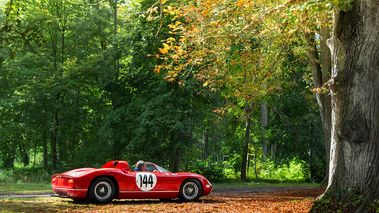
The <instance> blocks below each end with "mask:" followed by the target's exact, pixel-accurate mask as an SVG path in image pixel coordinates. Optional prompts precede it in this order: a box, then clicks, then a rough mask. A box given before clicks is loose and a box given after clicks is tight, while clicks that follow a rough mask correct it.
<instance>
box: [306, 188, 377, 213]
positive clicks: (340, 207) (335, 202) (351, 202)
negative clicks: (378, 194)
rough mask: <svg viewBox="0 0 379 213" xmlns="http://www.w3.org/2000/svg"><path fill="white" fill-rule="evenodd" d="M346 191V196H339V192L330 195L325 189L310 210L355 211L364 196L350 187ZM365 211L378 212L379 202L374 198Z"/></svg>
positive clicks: (314, 211)
mask: <svg viewBox="0 0 379 213" xmlns="http://www.w3.org/2000/svg"><path fill="white" fill-rule="evenodd" d="M347 192H348V193H347V197H345V198H341V196H340V194H342V193H341V192H340V193H337V194H335V195H332V194H331V193H330V191H327V192H326V193H325V194H324V195H323V196H322V198H321V199H319V200H317V201H316V202H315V203H314V205H313V207H312V209H311V211H310V212H313V213H319V212H320V213H321V212H356V211H357V210H358V209H359V208H360V206H361V205H362V204H363V200H364V198H363V196H362V195H361V194H360V193H359V191H358V190H356V189H353V188H350V189H348V190H347ZM365 212H370V213H374V212H379V202H378V201H377V200H375V201H373V202H371V203H369V205H368V206H367V209H366V210H365Z"/></svg>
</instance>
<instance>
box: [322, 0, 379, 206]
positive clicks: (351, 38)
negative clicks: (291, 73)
mask: <svg viewBox="0 0 379 213" xmlns="http://www.w3.org/2000/svg"><path fill="white" fill-rule="evenodd" d="M328 46H329V47H330V49H331V53H332V65H333V67H332V76H331V79H330V80H329V87H330V89H331V91H332V92H331V95H332V96H331V97H332V110H333V111H332V131H331V133H332V138H331V139H332V140H331V152H330V165H329V166H330V170H329V184H328V190H329V191H330V192H331V194H332V196H333V195H334V196H335V195H336V194H337V193H340V195H341V201H348V199H349V191H348V190H349V189H351V188H354V189H356V190H357V191H358V192H359V193H360V194H362V195H363V202H362V205H361V206H360V209H359V210H358V212H364V211H365V207H366V205H367V204H368V203H369V202H371V201H373V200H374V199H376V198H378V197H379V179H378V177H379V164H378V161H379V63H378V62H379V4H378V1H377V0H356V1H354V6H353V9H352V10H350V11H348V12H343V11H340V12H336V13H335V28H334V32H333V36H332V38H331V39H329V40H328Z"/></svg>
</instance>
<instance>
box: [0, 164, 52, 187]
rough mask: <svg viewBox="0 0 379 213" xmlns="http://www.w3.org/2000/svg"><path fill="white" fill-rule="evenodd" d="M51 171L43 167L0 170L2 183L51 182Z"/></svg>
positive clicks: (0, 181)
mask: <svg viewBox="0 0 379 213" xmlns="http://www.w3.org/2000/svg"><path fill="white" fill-rule="evenodd" d="M51 175H52V174H51V173H49V172H47V171H45V170H43V168H41V167H23V168H13V169H10V170H0V185H1V184H11V183H50V181H51Z"/></svg>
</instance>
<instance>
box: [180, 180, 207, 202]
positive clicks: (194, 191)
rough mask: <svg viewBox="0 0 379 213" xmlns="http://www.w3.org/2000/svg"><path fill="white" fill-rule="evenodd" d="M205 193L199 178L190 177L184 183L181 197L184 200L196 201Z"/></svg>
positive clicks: (181, 188)
mask: <svg viewBox="0 0 379 213" xmlns="http://www.w3.org/2000/svg"><path fill="white" fill-rule="evenodd" d="M202 194H203V188H202V186H201V184H200V182H199V181H198V180H195V179H188V180H185V181H184V182H183V183H182V186H181V187H180V192H179V199H180V200H182V201H196V200H198V199H199V198H200V196H201V195H202Z"/></svg>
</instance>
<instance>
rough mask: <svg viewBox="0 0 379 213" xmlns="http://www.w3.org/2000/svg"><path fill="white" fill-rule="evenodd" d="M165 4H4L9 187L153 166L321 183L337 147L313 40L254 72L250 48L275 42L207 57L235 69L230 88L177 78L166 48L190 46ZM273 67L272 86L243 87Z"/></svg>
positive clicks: (2, 102)
mask: <svg viewBox="0 0 379 213" xmlns="http://www.w3.org/2000/svg"><path fill="white" fill-rule="evenodd" d="M165 3H166V4H171V5H172V7H174V6H175V4H176V2H174V1H173V2H172V3H170V2H165ZM154 5H156V1H152V0H139V1H117V0H112V1H111V0H105V1H98V0H83V1H82V0H80V1H78V0H49V1H45V0H30V1H29V0H28V1H19V0H11V1H5V0H1V1H0V28H1V33H0V37H1V39H0V97H1V98H0V118H1V119H0V168H1V173H2V175H1V176H2V177H3V180H4V179H6V178H5V177H8V178H9V177H10V176H12V177H14V180H15V181H26V182H27V181H32V180H33V181H35V180H39V179H41V178H42V179H44V180H49V178H50V177H51V174H52V173H53V172H62V171H66V170H68V169H72V168H77V167H100V166H102V165H103V164H104V163H105V162H106V161H108V160H115V159H123V160H127V161H129V163H130V164H134V163H135V162H136V161H138V160H140V159H143V160H146V161H151V162H155V163H157V164H159V165H161V166H163V167H166V168H168V169H169V170H171V171H173V172H176V171H192V172H197V173H201V174H203V175H205V176H206V177H208V178H209V179H210V180H211V181H226V180H239V179H241V178H242V179H250V180H261V179H265V180H276V181H289V180H291V181H313V182H321V181H322V180H323V178H324V177H325V174H326V169H327V166H326V151H325V144H324V137H323V129H322V124H321V117H320V112H319V108H318V106H317V101H316V95H315V94H314V92H315V91H312V89H313V85H312V83H313V80H312V77H311V71H310V68H309V67H310V66H309V61H308V58H307V56H306V44H305V42H304V41H303V40H300V39H297V37H296V36H293V35H295V34H296V33H299V36H302V34H301V32H296V33H295V32H294V34H292V37H291V36H288V38H283V39H282V41H287V42H285V44H286V45H285V46H286V48H282V50H281V51H280V54H278V55H277V57H276V58H271V61H269V60H267V58H266V59H265V58H264V57H263V56H262V57H258V56H256V57H255V58H256V59H257V61H256V64H253V65H251V61H250V62H249V63H250V65H247V66H246V65H245V64H244V61H243V60H244V57H246V56H251V55H246V52H245V49H246V47H247V48H248V49H249V51H250V50H252V52H254V50H256V49H259V51H260V54H261V55H264V54H265V53H269V52H270V51H271V49H269V48H268V46H267V44H270V42H272V41H273V40H272V39H273V37H272V36H266V37H265V36H262V37H261V40H254V39H253V38H245V39H244V41H243V42H246V41H248V43H249V45H248V46H247V45H245V43H243V42H241V41H240V43H238V42H234V43H230V44H224V45H229V46H224V47H222V46H221V47H220V48H223V49H227V50H228V51H227V52H228V53H229V54H226V56H225V55H224V56H222V57H221V56H220V57H219V56H217V54H216V53H215V52H205V53H204V57H203V58H204V60H205V61H206V60H209V61H214V60H216V59H220V61H221V62H222V63H223V65H222V67H224V68H225V67H227V70H228V71H229V72H228V73H227V76H228V78H227V79H229V80H224V81H217V79H216V80H214V81H209V80H205V79H209V78H206V76H205V75H206V74H203V76H202V75H195V74H188V75H182V76H178V74H176V73H170V69H169V67H167V66H166V65H165V66H163V65H162V64H169V63H168V62H169V61H170V59H169V60H167V58H165V57H164V55H165V54H166V53H167V50H166V49H167V48H166V47H167V43H165V41H170V40H171V39H169V38H172V37H174V39H175V38H176V39H177V40H178V39H179V37H178V36H177V35H175V34H174V33H173V32H172V28H173V27H172V26H171V27H169V25H170V24H171V23H172V20H173V17H174V16H175V14H174V13H171V14H170V12H169V11H166V15H165V16H160V14H162V13H160V11H159V10H160V9H161V7H155V6H154ZM239 15H240V14H238V13H236V15H235V16H239ZM179 18H180V17H179ZM297 25H299V23H297ZM259 27H260V28H261V29H262V31H264V30H265V29H264V28H265V26H259ZM278 27H280V26H278ZM200 31H201V29H199V32H200ZM265 35H266V34H265ZM289 35H291V34H289ZM175 36H176V37H175ZM290 38H291V39H290ZM213 45H216V43H214V44H213ZM221 45H222V44H221ZM189 46H190V45H189ZM278 46H280V44H278ZM271 48H272V49H274V45H272V46H271ZM242 50H243V51H242ZM254 54H255V53H254ZM267 55H268V54H267ZM171 58H172V59H175V57H171ZM237 59H238V60H237ZM264 60H266V61H267V64H266V65H265V64H264V63H261V62H262V61H264ZM220 61H219V62H217V63H221V62H220ZM171 62H172V60H171ZM258 62H259V63H258ZM276 62H280V63H276ZM206 64H207V63H205V66H206ZM258 64H259V65H258ZM263 66H264V67H266V70H269V71H270V72H249V73H253V74H252V75H253V78H254V79H262V76H259V75H264V76H265V77H267V76H271V78H270V80H265V82H266V83H262V81H259V82H260V83H259V82H258V81H257V82H258V83H256V84H255V85H249V86H246V84H243V83H245V82H246V81H250V82H254V80H252V79H251V78H248V77H246V73H247V71H246V70H248V71H251V70H254V68H253V67H255V68H257V67H258V68H259V67H263ZM220 67H221V66H220ZM246 67H247V68H246ZM161 68H162V69H161ZM163 68H166V70H165V69H163ZM258 68H257V69H258ZM198 69H199V70H201V68H198ZM212 69H213V68H212ZM212 69H211V68H210V69H209V70H212ZM213 71H214V73H216V71H215V70H213ZM270 73H271V74H270ZM254 75H255V76H254ZM223 77H225V76H223ZM223 79H225V78H223ZM264 79H266V78H264ZM231 82H234V83H231ZM262 84H264V85H263V86H262ZM257 85H259V86H257ZM247 90H249V91H250V92H249V93H247V92H246V91H247ZM318 92H320V91H318ZM247 106H248V108H246V107H247ZM246 109H248V110H246ZM247 118H248V119H250V121H251V123H249V124H251V125H249V127H247ZM247 128H249V130H250V131H249V132H247V131H246V129H247ZM246 132H247V133H246ZM246 134H247V135H246ZM245 153H246V154H247V155H245ZM244 159H245V161H244ZM241 172H242V173H243V172H246V174H245V175H242V176H241ZM25 174H28V175H27V177H25ZM41 174H43V175H41Z"/></svg>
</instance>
